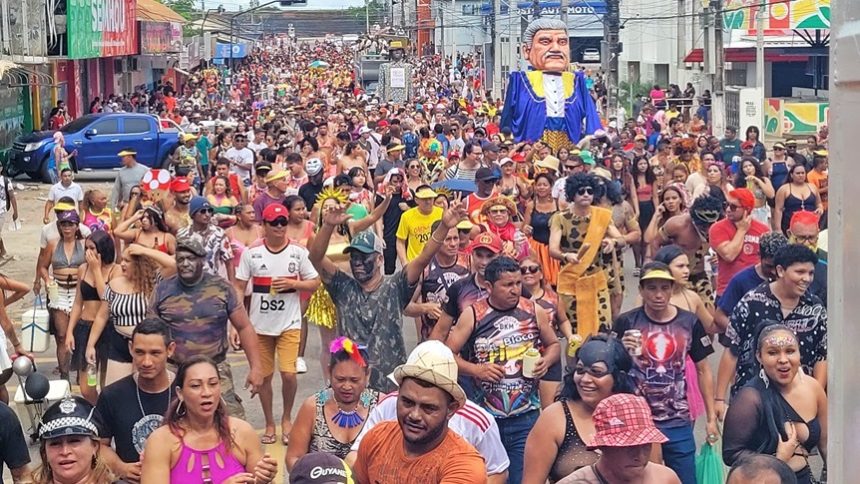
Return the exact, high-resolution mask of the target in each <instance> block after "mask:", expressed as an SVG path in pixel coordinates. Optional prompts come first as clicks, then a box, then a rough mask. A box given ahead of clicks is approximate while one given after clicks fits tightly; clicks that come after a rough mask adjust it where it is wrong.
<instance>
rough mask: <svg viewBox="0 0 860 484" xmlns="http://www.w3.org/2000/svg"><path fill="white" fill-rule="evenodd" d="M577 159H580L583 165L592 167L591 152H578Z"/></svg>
mask: <svg viewBox="0 0 860 484" xmlns="http://www.w3.org/2000/svg"><path fill="white" fill-rule="evenodd" d="M579 157H580V158H582V163H583V164H585V165H591V166H594V157H593V156H591V152H590V151H588V150H582V151H580V152H579Z"/></svg>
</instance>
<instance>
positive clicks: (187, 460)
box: [170, 441, 245, 484]
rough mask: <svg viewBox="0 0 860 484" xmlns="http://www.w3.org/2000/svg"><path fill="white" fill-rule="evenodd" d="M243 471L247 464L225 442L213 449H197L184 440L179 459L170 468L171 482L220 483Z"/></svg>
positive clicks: (189, 483)
mask: <svg viewBox="0 0 860 484" xmlns="http://www.w3.org/2000/svg"><path fill="white" fill-rule="evenodd" d="M242 472H245V466H243V465H242V464H241V463H239V461H238V460H237V459H236V457H235V456H233V454H232V453H230V452H228V451H227V450H226V448H225V447H224V442H220V443H219V444H218V445H217V446H216V447H214V448H212V449H208V450H197V449H192V448H191V447H189V446H188V445H186V444H185V441H183V442H182V453H180V454H179V460H177V461H176V465H174V466H173V468H172V469H170V482H181V483H182V484H220V483H221V482H224V481H226V480H227V479H229V478H230V477H232V476H235V475H236V474H239V473H242Z"/></svg>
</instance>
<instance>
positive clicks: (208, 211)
mask: <svg viewBox="0 0 860 484" xmlns="http://www.w3.org/2000/svg"><path fill="white" fill-rule="evenodd" d="M197 213H203V214H209V215H212V214H213V213H215V210H212V209H211V208H201V209H200V210H198V211H197Z"/></svg>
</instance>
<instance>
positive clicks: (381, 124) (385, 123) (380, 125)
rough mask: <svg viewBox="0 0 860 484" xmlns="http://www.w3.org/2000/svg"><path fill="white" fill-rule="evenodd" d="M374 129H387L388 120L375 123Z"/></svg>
mask: <svg viewBox="0 0 860 484" xmlns="http://www.w3.org/2000/svg"><path fill="white" fill-rule="evenodd" d="M376 127H377V128H387V127H388V120H386V119H383V120H382V121H380V122H378V123H376Z"/></svg>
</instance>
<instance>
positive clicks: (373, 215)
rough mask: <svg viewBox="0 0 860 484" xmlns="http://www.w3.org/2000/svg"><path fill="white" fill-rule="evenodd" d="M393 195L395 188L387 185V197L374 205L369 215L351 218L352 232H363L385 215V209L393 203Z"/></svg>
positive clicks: (350, 226)
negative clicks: (359, 218) (356, 218)
mask: <svg viewBox="0 0 860 484" xmlns="http://www.w3.org/2000/svg"><path fill="white" fill-rule="evenodd" d="M393 195H394V188H393V187H392V186H390V185H389V186H387V187H386V188H385V198H384V199H382V203H380V204H379V205H377V206H376V207H374V209H373V210H372V211H371V212H370V214H369V215H368V216H367V217H364V218H363V219H361V220H349V221H348V222H347V224H348V225H349V232H350V234H357V233H359V232H362V231H364V230H366V229H367V228H369V227H371V226H372V225H373V224H375V223H376V221H377V220H379V219H381V218H382V216H383V215H385V211H386V210H388V206H389V205H391V197H392V196H393Z"/></svg>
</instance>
